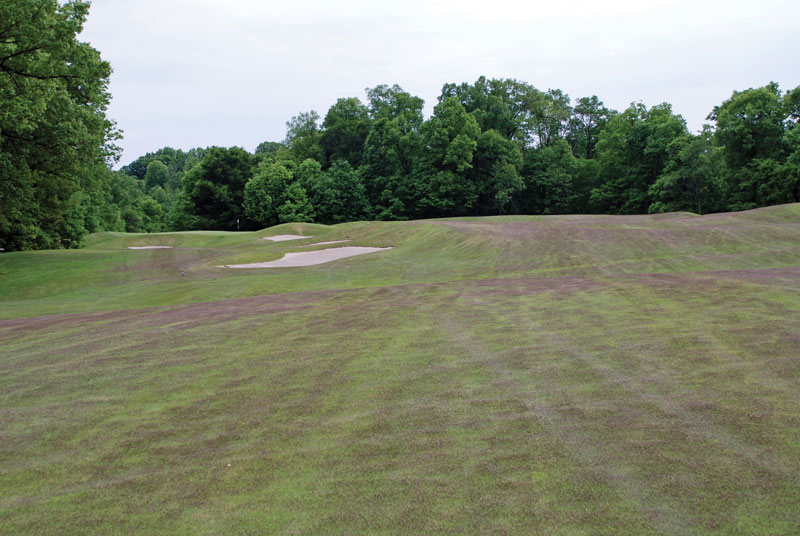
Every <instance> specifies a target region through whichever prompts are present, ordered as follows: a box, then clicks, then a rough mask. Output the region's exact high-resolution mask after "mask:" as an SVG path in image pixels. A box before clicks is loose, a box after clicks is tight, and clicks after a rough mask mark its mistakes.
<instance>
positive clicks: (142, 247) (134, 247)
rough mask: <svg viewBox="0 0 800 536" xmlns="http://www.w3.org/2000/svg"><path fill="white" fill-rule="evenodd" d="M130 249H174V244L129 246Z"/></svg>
mask: <svg viewBox="0 0 800 536" xmlns="http://www.w3.org/2000/svg"><path fill="white" fill-rule="evenodd" d="M128 249H172V246H128Z"/></svg>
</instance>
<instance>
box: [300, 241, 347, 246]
mask: <svg viewBox="0 0 800 536" xmlns="http://www.w3.org/2000/svg"><path fill="white" fill-rule="evenodd" d="M342 242H350V240H328V241H327V242H316V243H314V244H306V246H324V245H326V244H341V243H342Z"/></svg>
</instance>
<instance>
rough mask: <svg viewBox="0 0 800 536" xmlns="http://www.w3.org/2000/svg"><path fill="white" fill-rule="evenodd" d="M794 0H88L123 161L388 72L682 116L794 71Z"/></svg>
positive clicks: (217, 136)
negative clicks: (108, 69)
mask: <svg viewBox="0 0 800 536" xmlns="http://www.w3.org/2000/svg"><path fill="white" fill-rule="evenodd" d="M798 28H800V1H798V0H756V1H753V0H747V1H745V0H724V1H722V0H720V1H717V0H713V1H711V0H694V1H690V0H686V1H684V0H613V1H602V0H557V1H550V2H537V1H528V2H520V1H514V0H432V1H422V0H405V1H402V2H380V1H375V0H371V1H368V0H365V1H362V0H333V1H317V0H291V1H280V2H278V1H270V0H266V1H258V0H136V1H131V0H94V2H93V5H92V8H91V11H90V14H89V20H88V22H87V24H86V27H85V30H84V32H83V34H81V40H84V41H88V42H90V43H91V44H92V45H93V46H94V47H95V48H97V49H98V50H100V52H101V53H102V56H103V58H104V59H106V60H107V61H109V62H110V63H111V66H112V68H113V69H114V73H113V75H112V77H111V93H112V95H113V101H112V104H111V107H110V108H109V112H108V115H109V117H111V118H112V119H114V120H116V121H117V123H118V126H119V127H120V128H121V129H122V130H123V131H124V139H123V140H122V142H121V146H122V147H123V148H124V153H123V156H122V160H121V163H122V164H125V163H128V162H130V161H131V160H134V159H136V158H137V157H139V156H141V155H142V154H144V153H146V152H149V151H154V150H157V149H159V148H161V147H164V146H167V145H169V146H171V147H174V148H181V149H189V148H191V147H207V146H210V145H220V146H225V147H230V146H234V145H236V146H240V147H244V148H245V149H247V150H249V151H253V150H254V149H255V147H256V146H257V145H258V144H259V143H260V142H262V141H265V140H269V141H280V140H282V139H283V138H284V135H285V128H286V125H285V124H286V121H287V120H289V119H290V118H291V117H292V116H293V115H297V113H298V112H300V111H308V110H311V109H313V110H316V111H317V112H319V114H320V116H322V117H324V116H325V113H326V112H327V110H328V108H329V107H330V106H331V105H332V104H333V103H334V102H336V99H338V98H340V97H359V98H360V99H361V100H362V102H365V101H366V98H365V93H364V89H365V88H367V87H374V86H376V85H378V84H389V85H391V84H399V85H400V86H402V87H403V88H404V89H405V90H406V91H409V92H410V93H411V94H413V95H417V96H419V97H422V98H423V99H424V100H425V103H426V106H425V113H426V117H427V116H429V115H430V113H431V112H432V109H433V106H434V104H435V103H436V98H437V97H438V95H439V93H440V91H441V88H442V85H443V84H445V83H447V82H455V83H460V82H474V81H475V80H476V79H477V78H478V77H479V76H480V75H486V76H487V77H489V78H516V79H518V80H523V81H526V82H528V83H530V84H532V85H534V86H535V87H537V88H539V89H541V90H546V89H549V88H560V89H562V90H564V91H565V92H566V93H568V94H569V95H570V97H572V98H573V99H576V98H579V97H583V96H589V95H592V94H596V95H597V96H598V97H600V99H601V100H603V101H604V102H605V104H606V106H609V107H612V108H616V109H618V110H621V109H624V108H626V107H627V106H628V105H629V104H630V103H631V102H632V101H643V102H644V103H645V104H646V105H647V106H652V105H654V104H658V103H660V102H664V101H666V102H670V103H671V104H672V105H673V109H674V111H675V112H676V113H679V114H681V115H683V117H684V118H685V119H686V121H687V123H688V125H689V128H690V129H691V130H693V131H695V130H697V129H699V128H700V127H701V126H702V124H703V123H704V122H705V117H706V115H708V113H709V112H710V111H711V109H712V108H713V107H714V106H715V105H717V104H720V103H721V102H722V101H723V100H725V99H727V98H728V97H730V95H731V93H732V91H733V90H735V89H736V90H741V89H746V88H748V87H759V86H763V85H764V84H766V83H768V82H770V81H776V82H778V83H779V84H780V85H781V88H783V89H788V88H793V87H795V86H797V85H800V59H799V58H800V30H798Z"/></svg>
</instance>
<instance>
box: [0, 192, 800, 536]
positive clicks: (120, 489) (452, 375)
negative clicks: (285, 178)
mask: <svg viewBox="0 0 800 536" xmlns="http://www.w3.org/2000/svg"><path fill="white" fill-rule="evenodd" d="M285 233H296V234H310V235H313V236H314V238H311V239H306V240H302V241H298V242H281V243H270V242H268V241H264V240H262V237H263V236H266V235H273V234H285ZM345 237H348V238H349V239H351V242H349V243H347V244H346V245H376V246H387V245H393V246H396V248H395V249H393V250H390V251H385V252H381V253H376V254H371V255H367V256H363V257H354V258H351V259H345V260H341V261H336V262H333V263H329V264H326V265H320V266H315V267H307V268H300V269H298V268H295V269H280V270H227V269H222V268H217V266H218V265H221V264H228V263H233V262H253V261H258V260H269V259H271V258H278V257H280V256H281V255H282V254H283V253H284V252H287V251H303V250H308V249H315V248H317V247H318V248H323V247H329V246H311V247H309V246H306V245H305V244H312V243H314V242H317V241H324V240H336V239H344V238H345ZM148 244H149V245H153V244H160V245H173V246H174V248H175V249H172V250H144V251H132V250H128V249H127V247H128V246H129V245H148ZM799 247H800V206H798V205H787V206H782V207H774V208H771V209H761V210H758V211H751V212H747V213H740V214H724V215H714V216H704V217H697V216H693V215H688V214H674V215H666V216H636V217H608V216H562V217H541V218H534V217H504V218H480V219H462V220H433V221H427V222H394V223H355V224H347V225H342V226H333V227H323V226H306V225H289V226H280V227H278V228H273V229H269V230H265V231H261V232H258V233H252V234H250V233H239V234H237V233H176V234H169V235H167V234H165V235H101V236H95V237H92V241H91V245H90V247H88V248H87V249H85V250H80V251H69V252H37V253H25V254H7V255H3V256H0V272H3V273H2V274H1V275H0V311H2V316H3V317H4V318H5V320H0V343H1V345H0V460H2V461H1V462H0V533H8V534H18V533H36V534H113V533H143V534H151V533H177V534H250V533H252V534H258V533H280V534H316V533H321V534H354V533H363V534H404V533H418V534H431V533H437V534H476V533H477V534H504V533H508V534H776V535H777V534H780V535H784V534H795V533H797V532H798V527H800V509H798V507H797V505H798V504H800V462H798V460H800V402H798V400H800V359H799V358H798V355H800V293H799V292H798V291H800V249H798V248H799ZM180 270H183V271H184V272H185V276H183V277H181V276H180V273H179V272H180ZM54 313H59V314H56V315H55V316H53V314H54ZM62 313H75V314H62Z"/></svg>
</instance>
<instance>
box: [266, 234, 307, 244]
mask: <svg viewBox="0 0 800 536" xmlns="http://www.w3.org/2000/svg"><path fill="white" fill-rule="evenodd" d="M301 238H311V237H310V236H303V235H299V234H279V235H275V236H265V237H264V240H272V241H273V242H285V241H286V240H300V239H301Z"/></svg>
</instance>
